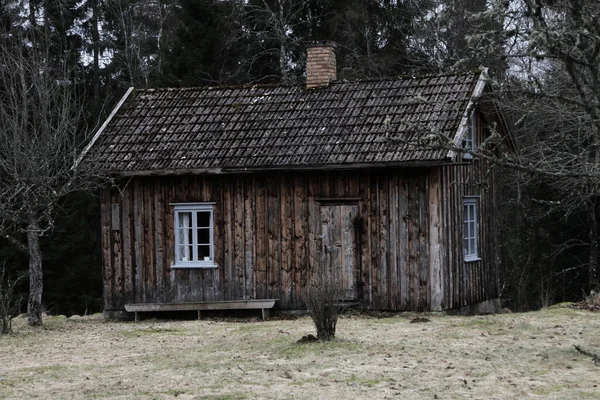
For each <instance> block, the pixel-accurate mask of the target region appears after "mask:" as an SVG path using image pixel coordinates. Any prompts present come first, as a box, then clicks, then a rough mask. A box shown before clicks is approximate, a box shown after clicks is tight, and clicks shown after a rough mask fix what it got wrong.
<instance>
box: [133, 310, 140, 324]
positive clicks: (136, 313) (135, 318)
mask: <svg viewBox="0 0 600 400" xmlns="http://www.w3.org/2000/svg"><path fill="white" fill-rule="evenodd" d="M133 319H134V321H135V322H138V321H139V320H140V316H139V315H138V312H137V311H136V312H135V313H134V317H133Z"/></svg>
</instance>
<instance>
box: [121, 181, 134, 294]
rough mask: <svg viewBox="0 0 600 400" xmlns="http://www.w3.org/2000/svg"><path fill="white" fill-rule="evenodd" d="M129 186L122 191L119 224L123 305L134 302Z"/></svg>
mask: <svg viewBox="0 0 600 400" xmlns="http://www.w3.org/2000/svg"><path fill="white" fill-rule="evenodd" d="M131 197H132V196H131V185H127V187H126V188H125V189H124V190H123V198H122V200H121V204H122V207H121V212H122V216H121V223H122V227H123V230H122V238H123V246H122V251H123V295H124V297H123V302H124V303H125V304H127V303H132V302H134V301H135V294H134V292H133V287H134V279H135V278H134V276H133V268H132V260H131V255H132V248H131Z"/></svg>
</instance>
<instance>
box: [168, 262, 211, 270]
mask: <svg viewBox="0 0 600 400" xmlns="http://www.w3.org/2000/svg"><path fill="white" fill-rule="evenodd" d="M215 268H218V265H217V264H215V263H214V262H212V261H211V262H203V263H189V264H174V265H171V269H215Z"/></svg>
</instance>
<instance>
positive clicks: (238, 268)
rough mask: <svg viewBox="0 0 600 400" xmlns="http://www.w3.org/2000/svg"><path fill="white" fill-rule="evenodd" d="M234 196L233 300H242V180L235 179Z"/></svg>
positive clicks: (243, 251) (243, 278)
mask: <svg viewBox="0 0 600 400" xmlns="http://www.w3.org/2000/svg"><path fill="white" fill-rule="evenodd" d="M234 190H235V196H234V198H233V237H234V239H233V249H234V250H233V251H234V252H233V266H234V268H235V270H234V273H233V299H234V300H242V299H244V286H245V282H246V278H245V275H246V269H245V264H246V263H245V248H244V232H245V230H244V222H245V219H244V208H245V204H244V178H243V177H242V176H237V177H236V178H235V188H234Z"/></svg>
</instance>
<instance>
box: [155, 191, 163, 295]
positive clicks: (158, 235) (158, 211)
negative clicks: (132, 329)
mask: <svg viewBox="0 0 600 400" xmlns="http://www.w3.org/2000/svg"><path fill="white" fill-rule="evenodd" d="M164 189H165V188H164V184H163V182H162V180H156V181H154V213H153V214H154V253H155V256H154V259H155V263H154V266H155V268H154V270H155V275H156V294H157V298H158V299H159V300H160V301H161V302H164V301H166V300H165V292H164V277H165V266H164V264H165V262H164V259H165V257H164V254H165V249H164V218H165V215H164V209H165V207H164V194H163V190H164Z"/></svg>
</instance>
